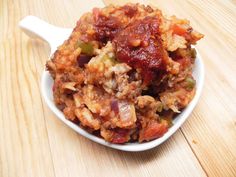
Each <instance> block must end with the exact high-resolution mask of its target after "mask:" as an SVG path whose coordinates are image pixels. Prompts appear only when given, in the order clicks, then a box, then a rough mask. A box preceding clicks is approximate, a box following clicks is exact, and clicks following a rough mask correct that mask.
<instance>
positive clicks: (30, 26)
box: [19, 16, 72, 52]
mask: <svg viewBox="0 0 236 177" xmlns="http://www.w3.org/2000/svg"><path fill="white" fill-rule="evenodd" d="M19 27H20V28H21V29H22V30H23V31H24V32H25V33H26V34H27V35H28V36H30V37H33V38H39V39H42V40H44V41H46V42H48V43H49V45H50V47H51V52H53V51H55V50H56V48H57V47H58V46H59V45H61V44H62V43H63V42H64V40H66V39H67V38H68V37H69V35H70V33H71V32H72V29H69V28H59V27H56V26H53V25H51V24H49V23H47V22H45V21H43V20H41V19H39V18H38V17H35V16H26V17H24V18H23V19H22V20H21V21H20V22H19Z"/></svg>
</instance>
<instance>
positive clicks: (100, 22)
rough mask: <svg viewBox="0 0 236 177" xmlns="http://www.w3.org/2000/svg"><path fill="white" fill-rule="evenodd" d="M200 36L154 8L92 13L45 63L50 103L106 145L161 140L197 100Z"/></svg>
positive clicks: (129, 6)
mask: <svg viewBox="0 0 236 177" xmlns="http://www.w3.org/2000/svg"><path fill="white" fill-rule="evenodd" d="M202 37H203V35H202V34H200V33H198V32H197V31H195V30H194V29H193V28H192V27H191V26H190V24H189V21H187V20H182V19H178V18H176V17H175V16H171V17H166V16H164V15H163V14H162V12H161V11H160V10H158V9H155V8H153V7H151V6H145V5H140V4H126V5H124V6H113V5H110V6H107V7H105V8H102V9H98V8H94V9H93V11H92V12H88V13H86V14H84V15H83V16H82V17H81V18H80V19H79V21H78V22H77V25H76V27H75V28H74V30H73V32H72V34H71V35H70V37H69V39H68V40H66V41H65V42H64V43H63V44H62V45H61V46H59V47H58V49H57V50H56V52H55V53H54V55H53V56H52V57H51V60H49V61H47V64H46V67H47V70H48V71H49V72H50V74H51V76H52V78H53V79H54V85H53V88H52V89H53V96H54V102H55V104H56V105H57V107H58V108H59V109H60V110H61V111H62V112H63V113H64V115H65V117H66V118H67V119H69V120H70V121H72V122H74V123H75V124H78V125H79V126H81V127H83V128H84V129H85V130H87V131H88V132H91V133H93V134H95V135H97V136H100V137H102V138H104V139H105V140H106V141H108V142H111V143H117V144H123V143H127V142H136V141H138V142H145V141H151V140H153V139H156V138H159V137H161V136H163V135H164V134H165V133H166V132H167V131H168V128H169V127H171V125H172V120H173V119H174V117H175V115H176V114H178V113H180V112H181V110H183V109H184V108H185V107H186V106H187V105H188V104H189V102H190V101H191V100H192V98H193V97H194V95H195V91H196V87H195V85H196V81H195V79H194V78H193V76H192V68H193V65H194V61H195V58H196V52H195V49H194V48H192V47H191V45H194V44H196V42H197V41H198V40H200V39H201V38H202Z"/></svg>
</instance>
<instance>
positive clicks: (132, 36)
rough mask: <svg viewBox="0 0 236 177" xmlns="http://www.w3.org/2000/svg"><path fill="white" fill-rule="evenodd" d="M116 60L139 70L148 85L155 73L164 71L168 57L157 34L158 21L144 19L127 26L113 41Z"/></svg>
mask: <svg viewBox="0 0 236 177" xmlns="http://www.w3.org/2000/svg"><path fill="white" fill-rule="evenodd" d="M113 45H114V47H115V49H116V57H117V58H118V60H120V61H122V62H125V63H127V64H128V65H130V66H131V67H133V68H136V69H137V68H140V69H141V72H142V75H143V78H144V81H145V82H146V83H149V82H150V81H151V80H152V78H153V77H154V75H155V72H159V71H164V70H165V69H166V63H167V59H168V55H167V53H166V51H165V50H164V48H163V44H162V40H161V37H160V33H159V19H158V18H156V17H146V18H144V19H142V20H138V21H135V22H133V23H131V24H129V25H128V26H127V27H126V28H125V29H123V30H122V31H120V32H119V33H118V34H117V35H116V36H115V38H114V39H113Z"/></svg>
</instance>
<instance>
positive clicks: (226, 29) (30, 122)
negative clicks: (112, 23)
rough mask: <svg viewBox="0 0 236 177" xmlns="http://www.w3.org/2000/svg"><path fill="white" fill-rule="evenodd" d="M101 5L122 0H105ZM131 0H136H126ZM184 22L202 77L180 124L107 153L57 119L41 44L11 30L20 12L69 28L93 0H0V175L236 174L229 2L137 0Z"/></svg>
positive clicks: (234, 22)
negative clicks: (132, 148) (151, 140)
mask: <svg viewBox="0 0 236 177" xmlns="http://www.w3.org/2000/svg"><path fill="white" fill-rule="evenodd" d="M105 2H106V3H108V4H109V3H111V2H112V3H125V2H127V1H126V0H122V1H111V0H105ZM133 2H137V1H133ZM139 2H143V3H145V4H153V5H155V6H157V7H158V8H160V9H162V10H163V11H164V12H165V13H166V14H175V15H177V16H179V17H181V18H187V19H189V20H190V21H191V24H192V25H193V27H194V28H196V29H198V30H199V31H201V32H202V33H204V34H205V38H204V39H203V40H202V41H200V42H199V44H198V46H197V48H198V50H199V51H200V53H201V55H202V57H203V58H204V63H205V68H206V78H205V86H204V91H203V94H202V96H201V99H200V101H199V103H198V105H197V107H196V108H195V110H194V112H193V113H192V115H191V116H190V117H189V119H188V120H187V122H186V123H185V124H184V125H183V126H182V128H181V129H180V130H179V131H177V133H176V134H174V136H172V137H171V138H170V139H169V140H168V141H167V142H165V143H163V144H162V145H161V146H159V147H157V148H154V149H153V150H150V151H146V152H140V153H127V152H121V151H117V150H112V149H109V148H106V147H103V146H101V145H98V144H96V143H93V142H91V141H89V140H87V139H85V138H84V137H82V136H80V135H78V134H77V133H75V132H74V131H73V130H71V129H70V128H68V127H67V126H65V125H64V124H63V123H62V122H60V121H59V120H58V119H57V118H56V117H55V116H54V115H53V114H52V112H51V111H50V110H49V109H48V108H47V106H46V105H45V103H44V101H43V100H42V97H41V94H40V78H41V73H42V70H43V69H44V64H45V62H46V60H47V59H48V55H49V48H48V45H47V44H45V43H43V42H41V41H37V40H34V39H29V38H28V37H27V36H25V35H24V34H23V33H22V32H21V31H20V29H19V28H18V22H19V20H20V19H21V18H23V17H24V16H26V15H29V14H31V15H35V16H38V17H40V18H42V19H44V20H46V21H48V22H50V23H52V24H54V25H58V26H64V27H73V26H74V25H75V23H76V21H77V20H78V18H79V16H80V15H81V14H82V13H83V12H85V11H88V10H90V9H91V8H92V7H95V6H98V7H102V5H103V4H102V2H101V1H99V0H87V1H86V2H85V1H82V0H79V1H78V0H71V1H66V0H60V1H56V0H50V1H49V0H40V1H38V0H31V1H27V0H21V1H20V0H14V1H13V0H8V1H7V0H0V26H1V32H0V176H2V177H7V176H22V177H26V176H33V177H35V176H39V177H41V176H50V177H51V176H53V177H54V176H63V177H64V176H119V177H120V176H226V177H228V176H232V177H233V176H236V109H235V107H236V92H235V90H236V79H235V77H236V57H235V52H236V19H235V17H236V3H235V1H232V0H231V1H225V0H217V1H216V0H205V1H199V0H175V1H174V0H142V1H141V0H140V1H139Z"/></svg>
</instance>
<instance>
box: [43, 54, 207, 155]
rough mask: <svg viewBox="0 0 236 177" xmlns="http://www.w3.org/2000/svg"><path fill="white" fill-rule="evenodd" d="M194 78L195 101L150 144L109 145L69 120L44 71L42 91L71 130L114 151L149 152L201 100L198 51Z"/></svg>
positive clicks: (168, 134) (49, 104) (200, 67)
mask: <svg viewBox="0 0 236 177" xmlns="http://www.w3.org/2000/svg"><path fill="white" fill-rule="evenodd" d="M193 76H194V78H195V79H196V87H197V89H196V94H195V96H194V98H193V100H192V101H191V102H190V104H189V105H188V106H187V107H186V108H185V109H184V110H183V111H182V112H181V113H180V114H178V115H177V116H176V117H175V119H174V121H173V126H172V127H171V128H169V130H168V132H167V133H165V134H164V136H162V137H161V138H158V139H155V140H152V141H150V142H144V143H126V144H122V145H118V144H112V143H108V142H106V141H105V140H104V139H102V138H99V137H97V136H94V135H92V134H90V133H88V132H86V131H85V130H84V129H82V128H80V127H79V126H77V125H76V124H74V123H72V122H71V121H69V120H67V119H66V118H65V116H64V114H63V113H62V112H61V111H60V110H59V109H58V108H57V107H56V105H55V104H54V102H53V93H52V86H53V79H52V78H51V76H50V74H49V73H48V72H47V71H43V75H42V80H41V91H42V95H43V97H44V99H45V102H46V103H47V105H48V107H49V108H50V109H51V110H52V111H53V112H54V113H55V114H56V117H57V118H59V119H60V120H61V121H63V122H64V123H65V124H66V125H68V126H69V127H70V128H72V129H73V130H75V131H76V132H78V133H79V134H80V135H82V136H84V137H86V138H88V139H90V140H92V141H94V142H97V143H99V144H102V145H105V146H108V147H111V148H114V149H119V150H123V151H144V150H148V149H151V148H153V147H156V146H158V145H159V144H161V143H163V142H164V141H166V140H167V139H168V138H169V137H170V136H171V135H173V134H174V133H175V132H176V131H177V130H178V128H179V127H180V126H181V125H182V124H183V123H184V121H185V120H186V119H187V118H188V117H189V115H190V114H191V112H192V111H193V109H194V107H195V106H196V104H197V102H198V100H199V97H200V94H201V91H202V87H203V82H204V66H203V61H202V58H201V56H200V54H199V52H198V51H197V57H196V61H195V65H194V69H193Z"/></svg>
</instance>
